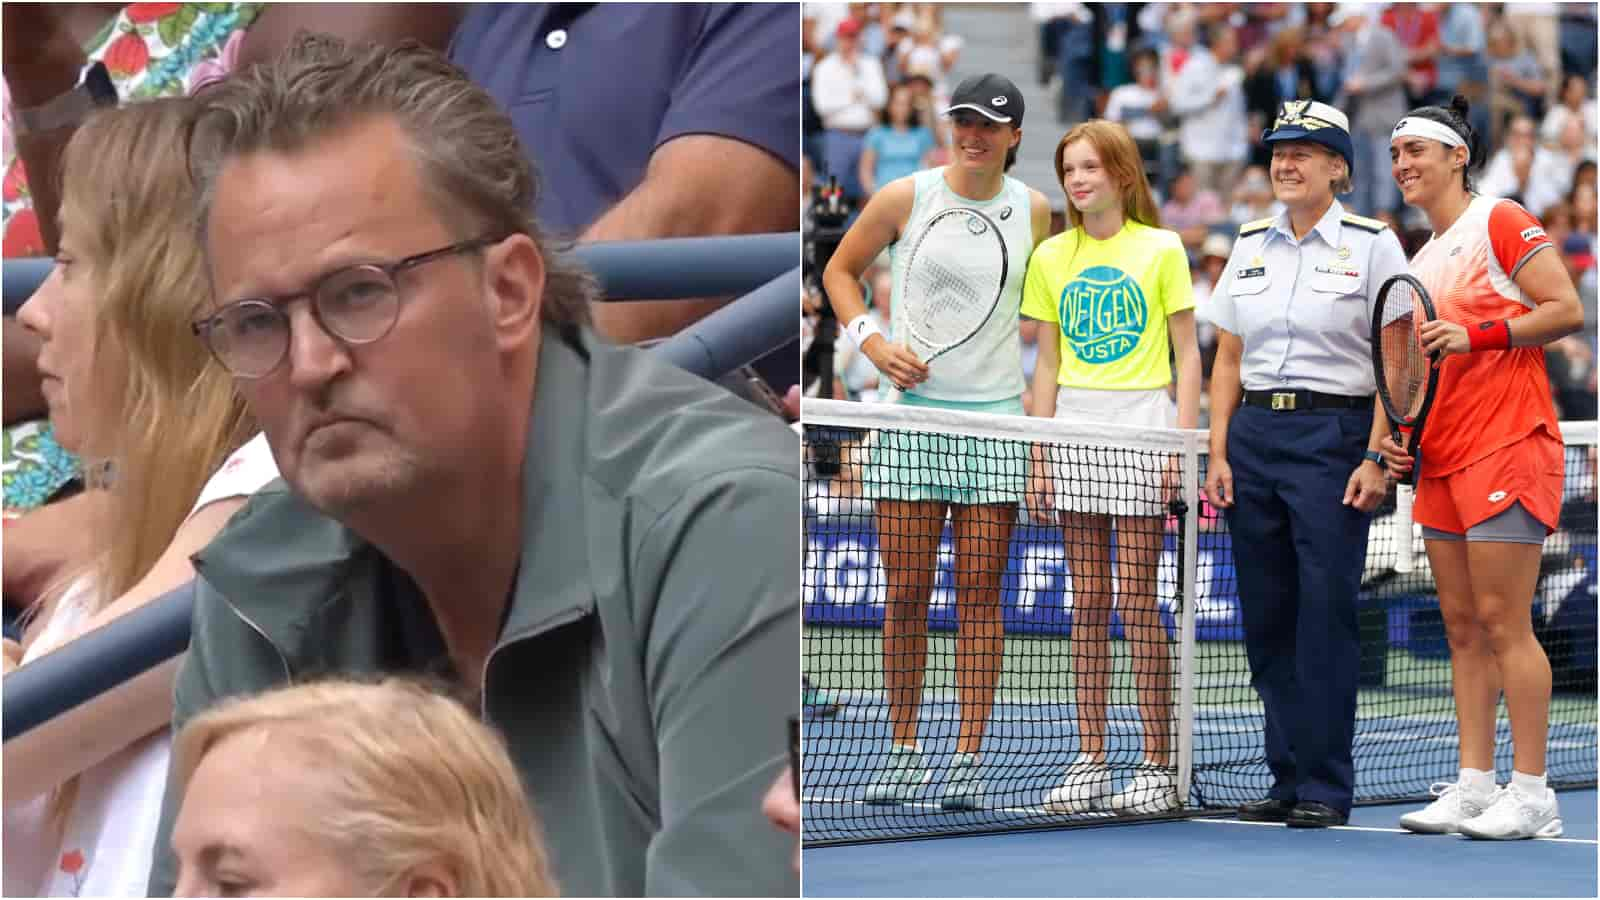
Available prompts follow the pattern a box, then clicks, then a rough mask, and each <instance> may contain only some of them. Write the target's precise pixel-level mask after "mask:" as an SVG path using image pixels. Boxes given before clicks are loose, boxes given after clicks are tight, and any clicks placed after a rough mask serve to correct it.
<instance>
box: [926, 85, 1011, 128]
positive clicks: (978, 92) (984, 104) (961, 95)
mask: <svg viewBox="0 0 1600 900" xmlns="http://www.w3.org/2000/svg"><path fill="white" fill-rule="evenodd" d="M1022 108H1023V104H1022V92H1021V91H1019V90H1017V86H1016V85H1014V84H1012V83H1011V79H1009V78H1007V77H1005V76H1004V75H999V74H996V73H994V72H989V73H987V74H984V75H974V76H972V77H971V78H968V79H966V80H964V81H962V82H961V83H960V84H958V85H956V89H955V90H954V91H953V92H951V94H950V108H949V109H946V110H945V111H944V114H945V115H947V116H948V115H950V114H952V113H954V112H955V111H956V110H958V109H970V110H973V111H975V112H980V113H983V114H984V115H985V116H987V117H989V118H990V119H993V120H994V121H996V122H1004V123H1006V124H1008V125H1011V126H1012V127H1015V128H1021V127H1022Z"/></svg>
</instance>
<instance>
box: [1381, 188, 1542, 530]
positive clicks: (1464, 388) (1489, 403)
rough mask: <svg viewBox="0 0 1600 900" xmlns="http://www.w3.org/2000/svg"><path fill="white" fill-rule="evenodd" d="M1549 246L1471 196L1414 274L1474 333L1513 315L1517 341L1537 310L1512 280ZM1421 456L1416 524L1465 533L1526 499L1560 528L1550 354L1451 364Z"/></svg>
mask: <svg viewBox="0 0 1600 900" xmlns="http://www.w3.org/2000/svg"><path fill="white" fill-rule="evenodd" d="M1548 247H1552V244H1551V242H1550V238H1549V237H1548V236H1547V235H1546V234H1545V232H1544V227H1543V226H1542V225H1540V224H1539V220H1537V219H1535V218H1534V217H1533V216H1532V215H1531V214H1529V213H1528V211H1527V210H1525V209H1523V208H1522V207H1521V206H1520V205H1518V204H1517V203H1515V202H1513V201H1510V200H1498V199H1495V198H1492V197H1474V198H1473V199H1472V202H1471V203H1470V204H1469V205H1468V206H1467V209H1466V211H1465V212H1463V213H1462V214H1461V216H1460V218H1458V219H1456V221H1455V224H1453V225H1451V226H1450V227H1449V228H1448V229H1446V230H1445V232H1444V233H1443V234H1437V235H1434V236H1433V238H1432V239H1430V240H1429V241H1428V243H1427V244H1426V245H1424V246H1423V248H1422V249H1421V250H1419V251H1417V255H1416V256H1415V257H1414V258H1413V259H1412V261H1411V271H1412V273H1413V274H1414V275H1415V276H1416V277H1417V279H1418V280H1420V281H1421V282H1422V284H1423V286H1424V287H1426V288H1427V289H1428V294H1429V295H1430V296H1431V297H1432V298H1433V303H1434V308H1435V311H1436V312H1437V314H1438V316H1439V318H1441V319H1443V320H1445V321H1447V322H1455V323H1458V324H1461V325H1465V326H1467V327H1468V328H1476V327H1477V326H1478V324H1479V323H1480V322H1485V321H1495V320H1499V319H1507V320H1510V329H1511V333H1512V335H1515V334H1516V333H1517V321H1516V320H1517V317H1519V316H1522V315H1524V314H1526V313H1527V312H1529V311H1530V310H1532V309H1533V308H1534V307H1535V305H1536V304H1535V303H1534V301H1533V299H1532V298H1530V297H1528V295H1527V294H1525V293H1523V291H1522V289H1520V288H1518V287H1517V285H1516V283H1515V282H1514V281H1513V279H1514V278H1516V276H1517V273H1518V272H1519V271H1520V270H1521V269H1522V267H1523V266H1524V265H1526V264H1527V263H1528V261H1529V260H1530V259H1532V258H1533V257H1534V255H1535V254H1537V253H1539V252H1541V251H1543V250H1545V249H1546V248H1548ZM1551 252H1555V251H1554V250H1553V249H1552V250H1551ZM1421 450H1422V470H1421V471H1420V472H1419V473H1418V476H1419V477H1418V480H1417V497H1416V506H1415V508H1414V509H1413V516H1414V519H1415V521H1417V522H1420V523H1422V524H1423V525H1426V526H1429V527H1431V528H1436V529H1439V530H1440V531H1448V532H1452V533H1455V534H1464V533H1465V532H1466V531H1467V529H1468V528H1471V527H1472V526H1474V525H1477V524H1478V523H1480V522H1483V521H1485V520H1487V519H1490V518H1493V517H1494V516H1497V515H1499V514H1500V513H1502V512H1505V511H1506V510H1507V509H1509V508H1510V507H1511V505H1512V504H1513V503H1519V502H1520V503H1521V504H1522V505H1523V507H1524V508H1525V509H1526V510H1527V511H1528V513H1529V514H1531V515H1532V516H1533V517H1534V518H1536V519H1538V520H1539V521H1540V522H1542V523H1544V525H1545V528H1546V529H1547V531H1546V533H1549V531H1554V530H1555V527H1556V522H1557V520H1558V519H1559V516H1560V512H1561V486H1562V478H1563V461H1564V455H1563V446H1562V442H1561V430H1560V426H1559V425H1558V423H1557V418H1556V409H1555V403H1554V401H1553V400H1552V399H1551V396H1550V379H1549V376H1548V375H1547V374H1546V372H1545V363H1544V348H1542V347H1513V348H1511V349H1508V350H1480V351H1478V352H1476V353H1466V354H1452V355H1450V356H1447V357H1445V359H1444V362H1443V363H1442V364H1441V366H1440V372H1439V392H1438V395H1437V397H1436V398H1435V400H1434V404H1433V411H1432V412H1431V413H1430V414H1429V416H1428V421H1427V422H1426V424H1424V426H1423V432H1422V442H1421Z"/></svg>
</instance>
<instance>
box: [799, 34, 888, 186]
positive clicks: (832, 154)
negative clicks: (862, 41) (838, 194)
mask: <svg viewBox="0 0 1600 900" xmlns="http://www.w3.org/2000/svg"><path fill="white" fill-rule="evenodd" d="M859 33H860V26H858V25H856V24H855V22H854V20H853V19H846V20H845V21H844V22H841V23H840V24H839V30H838V32H837V41H838V49H836V50H834V52H832V53H830V54H828V55H827V56H825V57H823V58H822V61H821V62H818V63H817V65H816V67H815V68H814V69H812V71H811V103H812V105H813V106H814V107H815V108H816V110H817V115H818V116H820V117H821V118H822V125H823V128H824V129H826V130H825V131H824V132H823V154H824V158H823V163H822V165H823V169H824V170H825V171H826V173H827V174H830V175H837V176H838V177H839V185H840V186H841V187H842V188H843V189H844V197H845V199H846V200H848V201H849V202H850V203H851V204H852V205H857V204H859V203H860V202H861V201H862V200H863V199H865V197H866V192H865V190H864V189H863V188H862V185H861V181H860V175H859V169H858V168H857V163H858V161H859V160H860V157H861V150H862V147H863V146H864V145H865V143H866V135H867V131H868V129H870V128H871V127H872V125H873V123H875V122H876V121H877V120H878V116H879V113H880V112H881V111H882V110H883V107H884V104H885V103H887V102H888V100H889V88H888V85H887V84H885V83H884V79H883V64H882V63H880V62H878V60H876V59H874V58H872V57H870V56H867V55H865V54H863V53H861V50H860V45H859V41H858V40H857V36H858V35H859Z"/></svg>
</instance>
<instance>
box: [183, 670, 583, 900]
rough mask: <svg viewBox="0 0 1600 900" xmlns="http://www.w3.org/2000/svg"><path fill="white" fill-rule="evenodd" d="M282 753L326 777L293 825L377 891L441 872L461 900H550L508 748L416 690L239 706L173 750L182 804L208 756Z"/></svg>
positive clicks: (318, 686) (349, 687) (296, 690)
mask: <svg viewBox="0 0 1600 900" xmlns="http://www.w3.org/2000/svg"><path fill="white" fill-rule="evenodd" d="M257 732H263V733H265V734H266V735H267V736H268V737H269V739H275V740H282V741H286V742H288V743H289V744H291V745H292V746H294V747H295V748H296V749H297V750H298V751H299V752H300V753H301V754H302V755H303V756H305V757H307V758H310V759H315V760H317V761H318V765H319V767H320V768H321V769H322V770H323V771H325V772H327V773H328V775H329V777H328V778H326V779H325V780H326V784H327V789H326V790H325V791H323V792H322V793H320V794H319V796H318V798H317V800H316V801H315V802H317V803H318V804H319V805H321V807H322V814H321V815H319V816H315V817H313V819H312V820H311V821H307V822H293V823H285V824H286V825H292V826H294V827H296V828H299V829H301V830H303V831H305V832H308V833H310V834H312V835H314V836H315V837H316V839H317V840H319V841H325V842H327V843H328V844H329V845H330V846H333V847H336V848H338V850H339V853H338V855H339V856H340V857H341V858H343V859H345V860H348V861H349V862H350V864H351V865H352V866H353V867H354V874H355V875H356V876H357V877H358V878H360V879H362V880H363V881H365V882H366V883H367V884H369V885H371V886H372V887H373V888H374V889H375V890H377V889H383V888H387V889H390V890H393V889H396V888H397V887H398V886H399V885H400V882H401V881H402V879H404V878H405V877H406V876H407V875H408V874H409V873H411V872H413V871H415V870H416V869H417V868H418V867H421V866H424V865H429V864H441V865H443V866H444V867H445V868H446V870H447V871H448V872H449V873H450V874H451V875H452V876H453V877H454V878H455V887H456V889H457V890H458V891H459V892H460V895H461V896H464V897H553V896H556V894H557V885H556V881H555V876H554V874H553V873H552V872H551V871H550V864H549V861H548V859H547V858H546V856H545V851H544V842H543V839H542V837H541V836H540V833H539V827H538V824H537V822H536V821H535V817H534V813H533V810H532V809H531V808H530V807H529V805H528V800H527V797H526V796H525V794H524V792H523V787H522V783H521V780H520V779H519V778H518V776H517V771H516V768H515V767H514V766H513V765H512V762H511V756H510V754H509V752H508V751H507V749H506V745H505V742H504V741H503V740H502V739H501V738H500V736H499V735H498V734H497V733H496V732H494V731H493V730H492V729H490V728H489V727H488V726H487V725H485V724H483V723H482V722H481V721H479V720H478V718H477V717H476V716H474V715H473V714H472V713H471V712H470V711H469V710H468V709H467V708H466V707H465V706H462V705H461V704H460V703H458V702H456V701H455V700H452V699H450V698H449V697H446V696H444V695H443V694H442V693H440V692H438V691H436V690H434V689H432V688H431V687H429V686H428V685H425V684H423V683H421V682H419V681H415V680H412V679H407V678H396V677H388V678H384V679H382V680H381V681H377V682H361V681H355V680H348V679H333V680H327V681H316V682H309V683H306V684H300V685H295V686H292V687H285V688H279V689H276V690H271V691H267V692H265V693H261V694H256V695H254V696H247V697H236V698H233V699H230V700H225V701H223V702H222V703H220V704H219V705H217V706H215V707H213V708H212V709H210V710H207V711H206V712H204V713H201V714H200V715H199V716H197V717H195V718H194V719H193V720H192V721H190V722H189V724H188V725H186V726H184V728H183V730H182V731H181V732H179V734H178V737H177V739H176V741H175V742H174V744H173V749H172V758H173V768H172V773H173V778H174V779H175V781H174V783H175V784H176V785H177V786H178V788H179V795H180V796H182V794H183V793H184V792H185V791H187V788H188V784H189V779H190V778H191V777H193V775H194V772H195V769H197V768H198V767H199V765H200V762H201V760H202V759H204V758H205V755H206V753H208V752H209V751H210V750H212V749H213V748H214V747H216V746H217V745H218V744H219V743H221V742H222V741H224V740H227V739H228V738H230V737H233V736H235V735H241V734H246V733H257Z"/></svg>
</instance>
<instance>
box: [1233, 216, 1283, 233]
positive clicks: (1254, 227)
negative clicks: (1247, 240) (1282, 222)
mask: <svg viewBox="0 0 1600 900" xmlns="http://www.w3.org/2000/svg"><path fill="white" fill-rule="evenodd" d="M1276 221H1278V219H1277V217H1276V216H1269V217H1268V218H1265V219H1257V220H1255V221H1254V222H1246V223H1244V224H1243V225H1240V226H1239V237H1245V236H1247V235H1252V234H1255V233H1256V232H1258V231H1266V230H1267V229H1268V228H1271V227H1272V223H1273V222H1276Z"/></svg>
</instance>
